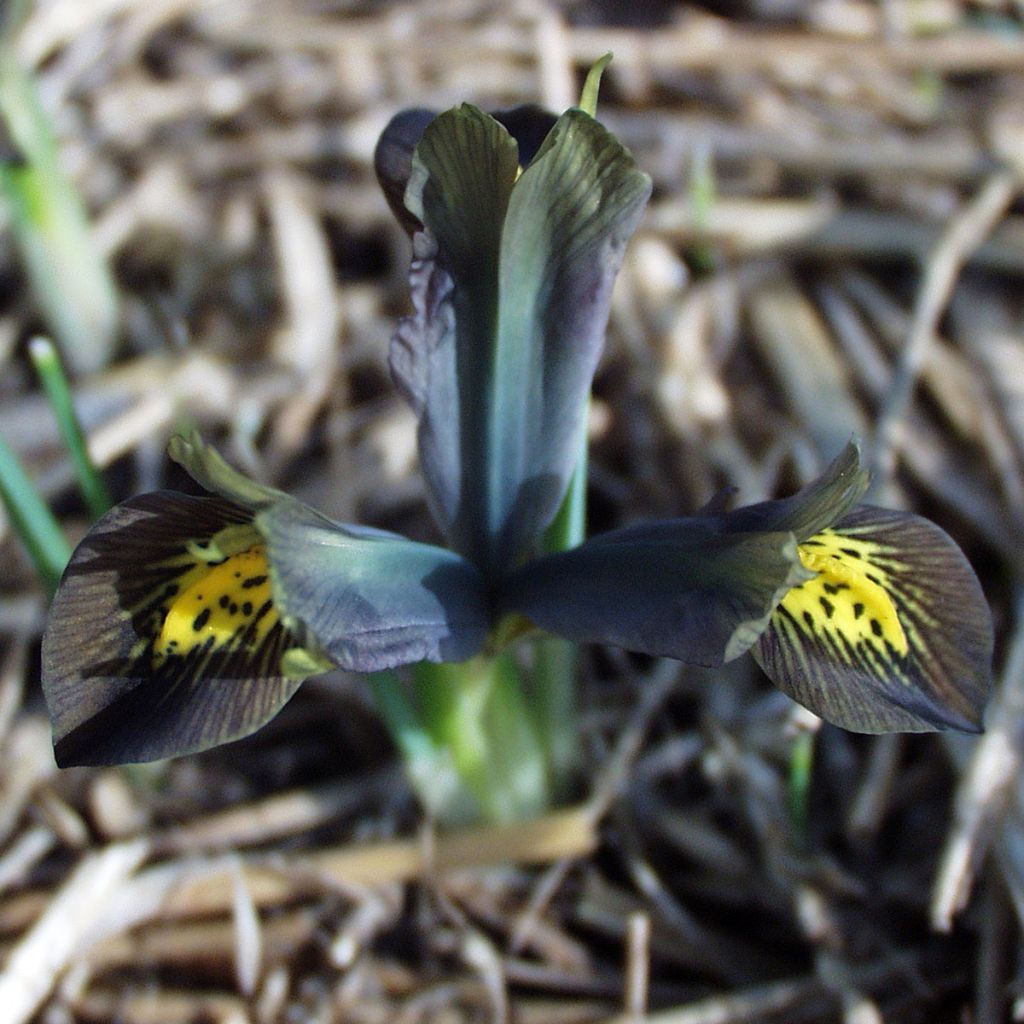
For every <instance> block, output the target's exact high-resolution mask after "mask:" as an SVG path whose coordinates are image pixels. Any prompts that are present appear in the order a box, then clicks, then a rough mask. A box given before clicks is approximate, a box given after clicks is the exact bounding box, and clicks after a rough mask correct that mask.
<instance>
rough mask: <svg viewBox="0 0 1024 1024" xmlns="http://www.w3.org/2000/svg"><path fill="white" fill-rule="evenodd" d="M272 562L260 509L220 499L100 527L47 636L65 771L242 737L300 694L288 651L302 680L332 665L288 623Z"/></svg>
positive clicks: (78, 556) (129, 515)
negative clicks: (300, 667) (255, 516)
mask: <svg viewBox="0 0 1024 1024" xmlns="http://www.w3.org/2000/svg"><path fill="white" fill-rule="evenodd" d="M264 564H265V559H264V555H263V549H262V546H261V544H260V538H259V535H258V533H257V532H256V531H255V530H254V529H253V528H252V516H251V513H250V512H249V511H248V510H246V509H245V508H242V507H241V506H239V505H237V504H234V503H232V502H228V501H224V500H223V499H221V498H210V497H192V496H190V495H185V494H177V493H174V492H170V491H164V492H158V493H155V494H144V495H141V496H139V497H136V498H132V499H131V500H129V501H126V502H124V503H123V504H121V505H118V506H117V507H116V508H114V509H112V510H111V511H110V512H108V513H107V514H106V515H105V516H104V517H103V518H102V519H100V520H99V521H98V522H97V523H96V524H95V525H94V526H93V528H92V529H91V530H90V531H89V533H88V534H87V535H86V537H85V538H84V540H83V541H82V542H81V544H79V546H78V548H77V549H76V550H75V552H74V554H73V556H72V558H71V561H70V563H69V565H68V567H67V569H66V570H65V573H64V577H63V580H62V581H61V585H60V587H59V589H58V591H57V594H56V597H55V598H54V601H53V606H52V608H51V611H50V617H49V622H48V625H47V628H46V633H45V635H44V637H43V647H42V681H43V691H44V693H45V695H46V701H47V704H48V706H49V710H50V718H51V721H52V724H53V737H54V752H55V754H56V757H57V763H58V764H60V765H62V766H66V765H70V764H118V763H125V762H130V761H152V760H156V759H158V758H162V757H170V756H173V755H177V754H185V753H190V752H192V751H197V750H203V749H206V748H207V747H212V746H215V745H217V744H219V743H225V742H227V741H228V740H232V739H237V738H238V737H241V736H245V735H247V734H248V733H250V732H253V731H254V730H256V729H258V728H259V727H260V726H261V725H263V724H264V723H265V722H267V721H268V720H269V719H270V718H272V717H273V716H274V715H275V714H276V713H277V712H278V711H279V710H280V708H281V707H282V706H283V705H284V703H285V702H286V701H287V700H288V698H289V697H291V695H292V694H293V693H294V692H295V689H296V687H297V686H298V685H299V682H300V679H301V675H295V674H294V673H292V672H288V671H285V668H284V665H285V661H286V658H287V656H288V655H289V652H292V656H294V655H295V654H298V655H300V657H301V660H302V661H303V662H304V663H305V664H306V665H307V666H308V667H307V668H306V669H305V674H306V675H309V674H312V673H313V672H314V671H317V670H318V669H319V670H322V669H323V668H324V667H327V666H324V665H319V666H316V665H314V662H315V660H316V659H315V657H314V656H312V655H309V653H308V652H307V651H305V650H304V649H303V645H302V644H300V642H299V641H298V639H297V638H296V637H295V636H294V635H293V633H292V632H291V631H290V630H289V629H287V628H286V627H285V626H284V624H283V622H282V621H281V619H280V616H279V615H278V614H277V612H276V610H275V608H274V605H273V601H272V600H271V598H270V593H269V586H268V585H267V584H266V575H265V570H264V569H263V568H262V567H263V566H264ZM261 577H262V578H261ZM222 601H223V602H225V603H223V604H222Z"/></svg>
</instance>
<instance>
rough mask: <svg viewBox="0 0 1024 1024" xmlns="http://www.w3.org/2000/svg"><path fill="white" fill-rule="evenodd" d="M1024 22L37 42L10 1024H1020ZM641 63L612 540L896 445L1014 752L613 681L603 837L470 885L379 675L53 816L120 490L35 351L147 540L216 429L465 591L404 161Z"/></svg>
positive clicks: (599, 697) (13, 714)
mask: <svg viewBox="0 0 1024 1024" xmlns="http://www.w3.org/2000/svg"><path fill="white" fill-rule="evenodd" d="M1022 18H1024V12H1022V9H1021V8H1020V6H1019V5H1018V4H1016V3H1013V2H1010V0H1007V2H1000V0H729V2H722V3H714V2H707V3H698V2H692V3H669V2H667V0H662V2H656V0H647V2H644V0H635V2H633V3H618V2H611V0H605V2H601V0H579V2H572V0H564V2H561V3H555V2H544V0H504V2H502V3H482V2H477V0H441V2H436V3H425V2H424V3H409V2H404V3H403V2H392V3H389V2H383V0H381V2H356V0H263V2H259V0H87V2H83V0H34V2H33V0H24V2H11V0H8V2H7V3H6V4H5V5H4V6H3V8H2V14H0V26H2V32H3V38H2V42H0V363H2V368H3V369H2V373H0V440H2V442H3V446H2V447H0V471H2V472H0V476H3V480H4V487H5V496H6V497H7V499H8V501H9V502H10V504H9V509H10V515H9V516H7V517H4V518H3V519H2V520H0V558H2V562H0V565H2V572H0V954H2V956H3V966H0V1007H5V1008H6V1009H5V1010H4V1011H3V1013H6V1014H7V1016H6V1017H4V1020H5V1021H7V1022H10V1024H21V1022H27V1021H34V1020H38V1021H43V1022H46V1024H58V1022H60V1024H64V1022H75V1024H77V1022H80V1021H81V1022H107V1021H110V1022H113V1021H118V1022H125V1024H151V1022H152V1024H160V1022H165V1021H166V1022H168V1024H172V1022H175V1024H176V1022H182V1021H187V1022H200V1021H203V1022H206V1021H224V1022H228V1021H231V1022H241V1021H252V1022H255V1024H275V1022H282V1024H284V1022H288V1024H293V1022H295V1024H298V1022H305V1021H317V1022H321V1021H322V1022H334V1021H338V1022H341V1021H353V1022H378V1021H379V1022H385V1021H388V1022H390V1021H397V1022H403V1024H413V1022H419V1021H424V1022H427V1021H430V1022H448V1021H451V1022H462V1021H513V1022H519V1024H527V1022H537V1024H559V1022H565V1024H575V1022H579V1024H584V1022H598V1021H601V1022H605V1021H607V1022H611V1021H618V1022H620V1024H625V1022H639V1021H643V1020H649V1021H651V1022H652V1024H654V1022H656V1024H684V1022H685V1024H703V1022H708V1024H710V1022H722V1024H729V1022H740V1021H743V1022H754V1021H783V1022H787V1024H789V1022H796V1021H815V1022H818V1021H843V1022H844V1024H873V1022H878V1021H885V1022H907V1024H910V1022H916V1021H927V1022H945V1021H949V1022H954V1021H955V1022H965V1021H971V1022H979V1024H995V1022H1000V1021H1004V1020H1009V1019H1024V988H1022V986H1021V982H1022V974H1021V966H1020V965H1021V963H1022V961H1021V958H1020V954H1021V944H1020V935H1021V918H1022V914H1024V818H1022V797H1024V792H1022V790H1021V789H1020V787H1019V784H1018V774H1019V767H1020V759H1021V744H1022V735H1024V723H1022V718H1021V716H1022V714H1024V632H1022V626H1021V621H1022V613H1024V602H1022V598H1021V593H1022V591H1021V583H1022V574H1024V554H1022V552H1024V303H1022V289H1021V287H1020V286H1021V279H1022V277H1024V205H1022V203H1021V198H1020V187H1019V186H1020V183H1021V181H1020V176H1021V167H1022V164H1024V114H1022V110H1024V106H1022V99H1024V32H1022V30H1024V20H1022ZM607 50H612V51H613V52H614V54H615V60H614V62H613V64H612V65H611V67H610V69H609V70H608V71H607V72H606V74H605V79H604V84H603V87H602V95H601V107H600V111H599V114H600V116H601V118H602V120H603V121H604V122H605V123H606V124H607V125H608V126H609V127H610V128H611V129H612V130H613V131H614V132H616V133H617V134H618V135H619V136H620V138H621V139H622V140H623V141H624V142H625V143H626V144H627V145H628V146H629V147H630V148H631V149H632V150H633V152H634V154H635V155H636V157H637V159H638V161H639V163H640V164H641V166H642V167H644V168H645V169H646V170H647V171H648V172H649V173H651V174H652V176H653V178H654V182H655V194H654V199H653V201H652V204H651V207H650V209H649V212H648V215H647V218H646V220H645V222H644V225H643V227H642V228H641V231H640V234H639V235H638V237H637V239H636V240H635V241H634V243H633V245H632V247H631V250H630V252H629V254H628V256H627V260H626V265H625V267H624V269H623V273H622V275H621V278H620V281H619V284H618V287H617V292H616V300H615V306H614V309H613V313H612V322H611V326H610V330H609V340H608V348H607V353H606V357H605V360H604V363H603V365H602V368H601V370H600V372H599V375H598V378H597V383H596V387H595V399H594V403H593V409H592V415H591V437H592V448H593V454H592V463H591V480H590V494H589V502H590V505H589V507H590V516H591V523H590V527H591V530H592V531H597V530H602V529H607V528H609V527H612V526H615V525H620V524H623V523H626V522H629V521H631V520H633V519H636V518H638V517H656V516H670V515H679V514H684V513H687V512H690V511H693V510H694V509H696V508H697V507H698V506H699V505H700V504H702V503H703V502H704V501H706V500H707V499H708V498H709V497H710V496H711V495H712V494H713V493H714V492H715V491H716V490H718V489H719V488H721V487H722V486H725V485H732V486H735V487H737V488H738V489H739V498H740V500H744V501H750V500H756V499H759V498H761V497H764V496H766V495H770V494H777V493H782V492H785V491H788V490H791V489H793V488H794V487H795V486H797V485H799V484H800V483H801V482H803V481H804V480H806V479H808V478H809V477H810V476H812V475H814V474H815V473H816V472H817V471H818V470H819V469H820V468H821V467H822V466H823V465H824V464H825V463H826V462H827V461H828V460H829V459H830V458H831V457H832V456H833V455H834V454H835V453H836V452H837V451H838V450H839V448H840V447H841V446H842V444H843V443H844V442H845V441H846V440H847V438H848V437H849V436H850V434H851V433H856V434H858V435H859V436H860V437H862V438H863V439H864V442H865V451H866V453H867V455H868V457H869V459H870V461H871V463H872V465H873V466H874V467H875V470H876V476H875V485H874V487H875V491H874V499H875V500H877V501H879V502H882V503H886V504H892V505H896V506H900V507H907V508H913V509H915V510H917V511H920V512H923V513H924V514H926V515H929V516H930V517H932V518H933V519H935V521H937V522H938V523H940V525H942V526H943V527H944V528H946V529H947V530H948V531H949V532H950V533H952V534H953V536H954V537H955V538H956V539H957V540H958V542H959V543H960V544H961V545H962V546H963V547H964V549H965V551H966V552H967V553H968V555H969V557H970V558H971V559H972V561H973V563H974V565H975V567H976V569H977V571H978V573H979V575H980V577H981V579H982V582H983V585H984V586H985V588H986V591H987V593H988V595H989V598H990V600H991V603H992V607H993V614H994V616H995V620H996V628H997V636H998V646H997V666H996V668H997V680H998V682H997V691H996V694H995V698H994V701H993V705H992V707H991V709H990V713H989V719H988V725H989V727H988V732H987V733H986V735H985V737H984V738H982V739H981V740H964V741H962V742H961V741H957V742H953V743H950V742H946V741H944V740H942V739H939V738H936V737H914V738H883V739H866V738H863V737H855V736H851V735H848V734H844V733H842V732H840V731H838V730H834V729H831V728H828V727H825V728H820V729H819V727H818V723H816V722H814V721H812V720H810V719H809V718H808V717H807V716H806V715H805V714H803V713H800V712H795V711H794V710H793V707H792V705H790V704H789V703H788V702H787V701H786V699H785V698H784V697H782V696H781V695H780V694H778V693H777V692H776V691H774V690H772V689H771V688H770V687H769V686H767V684H766V683H765V682H764V680H763V679H761V678H760V676H759V674H758V673H757V670H756V669H755V668H754V667H753V665H752V663H751V662H750V661H749V659H743V660H741V662H739V663H737V664H735V665H731V666H729V667H728V668H727V669H726V670H723V671H719V672H713V673H712V672H702V671H697V670H692V669H687V670H682V669H681V668H680V667H679V666H676V665H674V664H668V663H666V664H657V663H651V662H650V661H648V660H644V659H638V658H633V657H626V656H624V655H622V654H620V653H618V652H615V651H604V650H594V651H588V652H586V654H585V661H584V679H583V684H584V685H583V692H582V698H581V699H582V702H583V706H582V708H581V714H582V723H583V731H582V735H581V753H580V762H581V764H580V780H581V781H580V787H579V791H578V793H577V799H578V800H579V801H582V803H581V804H579V805H577V808H576V809H575V810H571V811H568V812H564V813H562V814H560V815H556V816H554V817H552V818H550V819H546V820H545V821H542V822H540V823H539V824H534V825H523V826H519V827H517V828H512V829H508V830H503V831H501V830H499V831H497V832H495V831H492V830H486V829H484V830H479V831H477V832H474V833H470V834H469V835H452V836H445V835H440V836H434V835H433V833H432V831H431V830H430V828H429V825H428V824H427V825H425V824H424V822H423V819H422V814H421V812H420V811H419V809H418V808H417V806H416V804H415V802H414V800H413V799H412V797H411V795H410V791H409V789H408V787H407V786H406V784H405V783H404V781H403V779H402V777H401V774H400V773H399V772H398V771H397V770H396V768H395V758H394V752H393V750H392V748H391V747H390V745H389V743H388V741H387V739H386V738H385V734H384V732H383V730H382V729H381V727H380V725H379V724H378V722H377V720H376V718H375V717H374V715H373V713H372V711H371V709H370V703H369V699H368V693H367V690H366V684H365V681H363V680H359V679H356V678H351V677H347V676H344V675H343V674H341V673H335V674H332V675H330V676H327V677H325V678H323V679H321V680H317V681H314V682H311V683H308V684H306V685H305V686H304V687H303V689H302V691H301V692H300V694H299V696H298V697H297V698H296V699H295V701H293V703H292V704H291V705H289V707H288V708H287V709H286V710H285V712H284V713H282V715H281V716H280V717H279V718H278V719H277V720H276V721H275V722H274V723H273V724H272V725H271V726H270V727H269V728H268V729H266V730H264V731H263V732H262V733H260V734H258V735H257V736H255V737H253V738H251V739H249V740H246V741H243V742H241V743H238V744H234V745H232V746H230V747H228V748H224V749H222V750H218V751H213V752H211V753H209V754H206V755H202V756H199V757H194V758H185V759H180V760H178V761H174V762H168V763H165V764H160V765H155V766H150V767H146V768H132V769H110V770H74V771H68V772H57V770H56V769H55V767H54V765H53V762H52V757H51V753H50V745H49V735H48V726H47V724H46V720H45V714H44V710H43V707H42V701H41V696H40V693H39V687H38V653H37V651H38V638H39V634H40V631H41V628H42V625H43V622H44V617H45V611H46V604H47V600H48V591H47V575H48V574H49V576H50V577H51V578H52V574H53V572H54V571H55V566H59V564H60V562H61V561H62V559H63V558H64V557H66V550H67V549H66V544H67V543H74V542H75V541H76V540H77V539H78V538H79V537H80V536H81V535H82V533H83V532H84V530H85V529H86V527H87V525H88V523H89V522H90V521H91V518H92V516H93V515H94V514H95V512H96V510H97V509H98V508H99V507H101V506H102V504H103V503H104V502H105V501H106V500H107V499H106V497H105V496H104V495H103V493H102V491H96V490H95V489H94V490H92V491H91V492H90V497H89V499H88V500H86V499H84V498H83V497H82V496H81V493H80V490H81V488H80V487H77V486H76V484H75V481H76V479H81V478H82V477H83V473H84V475H85V477H88V476H89V471H88V469H85V470H83V469H82V464H83V460H82V459H81V458H79V459H77V460H76V458H75V457H74V455H75V452H76V447H75V446H76V443H77V442H75V440H74V437H75V434H74V427H73V424H72V425H71V426H68V424H69V423H70V422H71V420H72V419H73V418H72V417H69V416H68V415H67V410H66V409H65V415H64V416H63V420H64V422H65V429H64V430H63V432H62V430H61V426H60V421H61V417H60V416H55V415H54V411H55V407H56V408H57V409H58V410H59V409H60V408H61V407H62V403H61V399H60V397H59V394H58V395H57V397H56V398H55V397H54V395H55V392H53V390H52V388H53V386H54V385H53V384H52V381H53V380H55V379H56V380H57V384H56V385H55V386H56V387H57V389H58V391H59V388H60V380H59V374H57V375H56V377H55V376H54V371H52V365H51V371H50V372H51V376H50V378H49V379H50V380H51V385H50V386H48V387H44V385H43V383H41V380H46V379H47V378H46V376H45V372H44V373H43V374H42V377H41V375H40V370H39V368H38V367H39V364H40V359H42V361H43V362H44V363H45V362H46V360H47V359H49V360H50V361H51V364H52V358H53V357H52V353H51V354H50V355H49V356H47V355H46V352H45V351H43V352H41V351H40V349H39V346H38V345H36V346H35V347H34V348H33V347H32V346H30V341H31V339H33V338H34V337H36V336H37V335H47V336H49V337H52V338H53V339H54V342H55V343H56V346H57V350H58V352H59V353H60V354H61V357H62V361H63V365H64V367H65V368H66V371H67V375H68V378H69V381H70V386H71V390H72V394H73V399H74V407H75V410H76V412H77V420H78V422H79V423H80V425H81V430H82V435H81V437H82V441H81V446H84V449H85V450H86V451H87V452H88V456H89V458H88V460H84V461H85V462H88V463H91V465H92V466H94V467H95V468H96V469H97V470H98V472H99V473H100V474H101V476H102V483H103V485H104V486H105V488H106V489H107V490H108V491H109V495H110V497H111V498H112V499H113V500H120V499H123V498H125V497H127V496H129V495H130V494H133V493H136V492H139V491H144V490H152V489H156V488H160V487H168V486H170V487H179V488H187V487H188V486H189V484H188V483H187V482H186V481H185V479H184V478H183V476H182V475H181V473H180V472H179V471H177V470H176V469H175V468H174V467H173V466H170V465H168V462H167V460H166V458H165V456H164V447H165V444H166V440H167V437H168V435H169V433H170V432H171V431H172V430H173V429H174V428H176V427H179V426H182V425H185V424H196V425H198V426H200V428H201V429H202V430H203V432H204V434H205V435H206V436H207V437H208V438H209V439H211V440H214V441H216V442H217V443H219V444H220V446H221V448H222V450H223V451H224V452H225V454H227V455H228V456H229V457H230V458H231V459H232V460H233V461H234V462H235V463H236V464H237V465H238V466H239V467H240V468H242V469H244V470H245V471H247V472H248V473H250V474H252V475H254V476H257V477H259V478H261V479H264V480H266V481H269V482H272V483H275V484H279V485H281V486H284V487H287V488H288V489H290V490H293V491H294V492H296V493H297V494H299V495H300V496H301V497H302V498H303V499H305V500H307V501H309V502H311V503H312V504H315V505H317V506H318V507H320V508H321V509H323V510H324V511H325V512H326V513H327V514H329V515H331V516H334V517H336V518H339V519H342V520H347V521H361V522H365V523H369V524H373V525H378V526H383V527H387V528H392V529H399V530H402V531H403V532H405V533H408V534H410V535H412V536H416V537H421V538H424V539H432V534H431V529H432V527H431V525H430V522H429V518H428V517H427V516H426V515H425V511H424V501H423V489H422V484H421V482H420V479H419V477H418V475H417V473H416V467H415V436H414V435H415V424H414V422H413V418H412V415H411V413H410V412H409V411H408V410H407V409H406V408H405V407H404V406H403V405H402V403H401V401H400V400H399V398H398V396H397V394H396V393H395V391H394V389H393V388H392V386H391V384H390V381H389V376H388V371H387V364H386V357H387V347H388V339H389V336H390V334H391V331H392V329H393V327H394V323H395V320H396V318H397V317H398V316H400V315H402V314H403V313H404V312H405V311H406V308H407V307H406V303H407V290H406V281H405V275H406V270H407V264H408V258H409V248H408V242H407V240H406V238H405V236H404V234H403V232H402V231H401V229H400V228H398V226H397V225H396V224H394V223H393V222H392V219H391V217H390V214H389V213H388V211H387V208H386V206H385V203H384V201H383V199H382V197H381V196H380V194H379V191H378V189H377V186H376V183H375V182H374V180H373V175H372V165H371V160H372V152H373V146H374V144H375V142H376V138H377V136H378V134H379V132H380V130H381V129H382V128H383V126H384V124H385V123H386V122H387V120H388V118H389V117H390V116H391V115H392V114H393V113H394V112H395V111H396V110H397V109H400V108H402V107H405V106H413V105H415V106H429V107H433V108H436V109H439V110H440V109H443V108H445V107H447V106H450V105H452V104H455V103H457V102H461V101H462V100H469V101H472V102H473V103H476V104H478V105H479V106H482V107H484V108H485V109H496V108H502V107H508V106H513V105H516V104H518V103H523V102H539V103H541V104H544V105H546V106H548V107H550V108H552V109H554V110H556V111H559V110H562V109H564V108H565V107H567V106H569V105H571V104H572V103H573V102H574V101H575V99H576V97H577V96H578V95H579V88H580V85H581V83H582V79H583V75H584V74H585V72H586V69H587V68H588V67H589V66H590V65H591V64H592V63H593V62H594V61H595V60H596V59H597V58H598V57H600V56H601V55H602V54H603V53H604V52H605V51H607ZM33 352H34V353H35V358H33V354H32V353H33ZM69 438H70V441H69V440H68V439H69ZM81 446H80V447H81ZM76 466H77V468H76ZM19 467H20V470H21V471H22V472H19ZM95 485H96V481H95V479H94V480H93V481H92V486H93V487H95ZM89 486H90V485H89V484H87V485H86V490H88V488H89ZM12 489H13V490H12ZM39 499H41V500H39ZM22 500H24V501H27V502H28V503H29V504H28V505H27V506H22V505H21V504H20V502H21V501H22ZM47 507H48V508H49V509H50V510H52V513H53V515H54V516H55V517H56V520H49V519H47V518H46V512H45V509H46V508H47ZM19 509H20V511H19ZM33 531H36V532H37V533H38V535H37V536H33ZM23 537H27V539H28V540H29V542H30V543H29V546H28V548H26V546H25V545H24V544H23V542H22V538H23ZM33 545H35V547H33ZM30 552H31V553H32V554H34V555H35V558H34V560H33V558H32V557H30ZM40 552H41V554H40ZM40 558H42V561H40ZM810 751H813V754H814V756H813V758H811V757H809V756H808V755H809V752H810ZM503 861H504V862H505V863H504V866H496V865H500V864H501V863H502V862H503ZM546 865H549V866H546Z"/></svg>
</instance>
